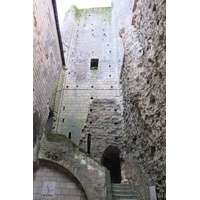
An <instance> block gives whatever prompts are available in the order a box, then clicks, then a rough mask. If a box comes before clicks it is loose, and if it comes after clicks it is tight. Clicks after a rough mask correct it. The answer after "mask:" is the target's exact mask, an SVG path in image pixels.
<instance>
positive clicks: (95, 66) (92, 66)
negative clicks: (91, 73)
mask: <svg viewBox="0 0 200 200" xmlns="http://www.w3.org/2000/svg"><path fill="white" fill-rule="evenodd" d="M98 65H99V59H91V63H90V69H91V70H93V69H98Z"/></svg>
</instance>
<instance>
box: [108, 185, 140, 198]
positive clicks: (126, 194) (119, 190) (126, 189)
mask: <svg viewBox="0 0 200 200" xmlns="http://www.w3.org/2000/svg"><path fill="white" fill-rule="evenodd" d="M112 193H113V199H114V200H138V197H137V194H136V193H134V191H133V189H132V187H131V185H130V184H120V183H112Z"/></svg>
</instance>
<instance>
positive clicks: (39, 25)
mask: <svg viewBox="0 0 200 200" xmlns="http://www.w3.org/2000/svg"><path fill="white" fill-rule="evenodd" d="M61 69H62V61H61V55H60V48H59V42H58V36H57V30H56V23H55V17H54V11H53V5H52V1H50V0H34V1H33V124H34V126H33V144H34V145H35V143H36V140H37V137H41V134H42V132H43V131H44V128H45V124H46V121H47V118H48V115H49V111H50V107H52V104H53V96H54V92H55V88H56V85H57V81H58V78H59V75H60V72H61Z"/></svg>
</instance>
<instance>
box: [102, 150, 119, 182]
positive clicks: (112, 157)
mask: <svg viewBox="0 0 200 200" xmlns="http://www.w3.org/2000/svg"><path fill="white" fill-rule="evenodd" d="M119 153H120V151H119V149H118V148H117V147H113V146H110V147H108V148H107V149H106V150H105V152H104V154H103V157H102V164H103V165H104V166H105V167H106V168H107V169H108V170H109V171H110V178H111V183H121V180H122V178H121V167H120V157H119Z"/></svg>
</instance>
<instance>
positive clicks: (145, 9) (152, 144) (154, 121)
mask: <svg viewBox="0 0 200 200" xmlns="http://www.w3.org/2000/svg"><path fill="white" fill-rule="evenodd" d="M165 4H166V1H164V0H163V1H156V0H153V1H152V0H138V1H135V4H134V6H133V10H134V12H133V18H132V26H131V25H128V26H125V27H123V28H121V30H119V31H120V36H121V37H122V40H123V45H124V52H125V55H124V63H123V69H122V76H121V78H122V83H123V89H122V91H123V94H124V104H123V105H124V122H125V124H124V125H125V126H124V130H125V132H126V134H127V156H126V158H125V159H126V160H127V165H126V167H125V168H126V170H125V173H127V175H128V178H129V179H131V180H133V182H134V183H135V186H136V188H137V189H138V191H139V192H140V194H141V196H143V198H144V199H145V198H147V199H148V198H149V186H150V185H155V186H156V191H157V198H158V199H159V200H161V199H162V200H163V199H165V198H166V197H165V190H166V188H165V177H166V173H165V171H166V170H165V166H166V164H165V161H166V153H165V149H166V140H165V139H166V134H165V133H166V112H165V110H166V94H165V91H166V33H165V23H166V13H165V6H166V5H165ZM130 169H132V170H130ZM139 174H140V175H139Z"/></svg>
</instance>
